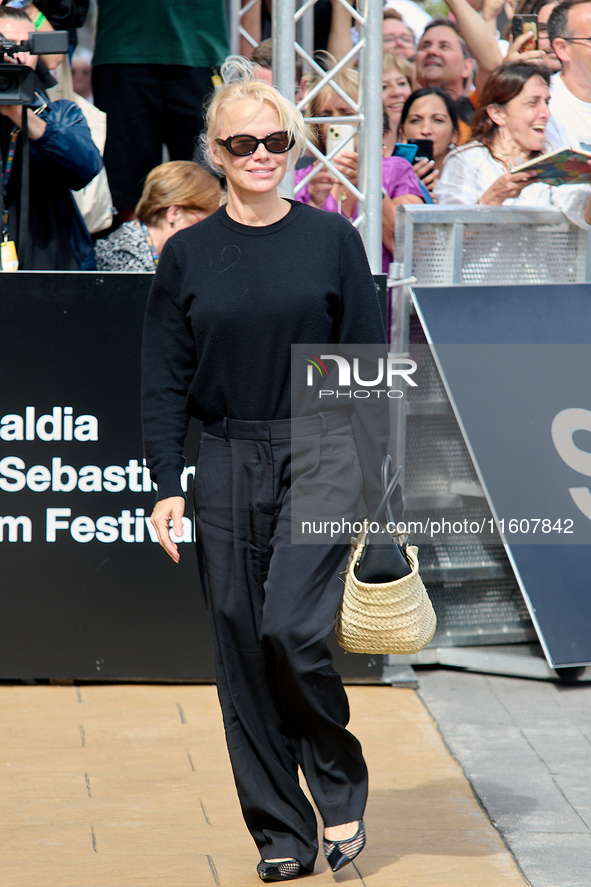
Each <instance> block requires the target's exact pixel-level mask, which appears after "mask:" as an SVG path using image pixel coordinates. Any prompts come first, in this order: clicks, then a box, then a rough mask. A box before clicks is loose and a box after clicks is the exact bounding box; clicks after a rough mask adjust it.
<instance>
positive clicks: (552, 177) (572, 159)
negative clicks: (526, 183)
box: [511, 148, 591, 185]
mask: <svg viewBox="0 0 591 887" xmlns="http://www.w3.org/2000/svg"><path fill="white" fill-rule="evenodd" d="M588 160H591V153H589V152H588V151H573V149H572V148H558V150H556V151H550V153H549V154H542V155H541V156H540V157H534V159H533V160H528V161H527V162H526V163H521V164H520V165H519V166H515V167H514V168H513V169H512V170H511V172H512V173H513V172H527V171H529V170H532V171H533V170H535V171H536V172H537V174H538V179H539V181H540V182H544V183H545V184H547V185H576V184H581V183H583V182H584V183H591V166H589V164H588V163H587V161H588Z"/></svg>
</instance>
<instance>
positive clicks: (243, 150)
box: [216, 130, 295, 157]
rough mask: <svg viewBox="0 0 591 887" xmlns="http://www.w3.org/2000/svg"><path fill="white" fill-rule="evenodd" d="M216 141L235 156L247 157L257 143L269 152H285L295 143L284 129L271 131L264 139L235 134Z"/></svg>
mask: <svg viewBox="0 0 591 887" xmlns="http://www.w3.org/2000/svg"><path fill="white" fill-rule="evenodd" d="M216 142H217V144H218V145H222V147H224V148H225V149H226V151H229V152H230V154H233V155H234V156H235V157H248V155H249V154H254V152H255V151H256V150H257V148H258V146H259V145H264V146H265V148H266V149H267V151H269V153H270V154H285V152H286V151H291V149H292V148H293V146H294V144H295V140H294V138H293V136H291V135H290V134H289V133H288V132H286V131H285V130H282V131H281V132H272V133H270V135H268V136H265V137H264V139H257V137H256V136H249V135H236V136H228V138H227V139H216Z"/></svg>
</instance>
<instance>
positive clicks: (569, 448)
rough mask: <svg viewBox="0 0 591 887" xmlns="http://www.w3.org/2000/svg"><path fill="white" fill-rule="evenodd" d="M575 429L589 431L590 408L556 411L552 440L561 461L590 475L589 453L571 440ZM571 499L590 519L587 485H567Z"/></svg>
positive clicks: (590, 495) (590, 422)
mask: <svg viewBox="0 0 591 887" xmlns="http://www.w3.org/2000/svg"><path fill="white" fill-rule="evenodd" d="M575 431H591V410H583V409H580V408H578V407H572V408H571V409H568V410H562V411H561V412H560V413H558V414H557V415H556V416H555V417H554V420H553V422H552V440H553V441H554V446H555V447H556V450H557V452H558V455H559V456H560V458H561V459H562V461H563V462H566V464H567V465H568V467H569V468H572V469H573V470H574V471H578V472H579V474H584V475H586V476H587V477H591V453H588V452H587V451H586V450H580V449H579V448H578V447H577V446H575V444H574V442H573V434H574V433H575ZM568 491H569V493H570V494H571V496H572V497H573V501H574V503H575V505H576V506H577V508H579V509H580V510H581V511H582V512H583V514H584V515H585V517H586V518H589V520H591V491H590V490H589V488H588V487H569V490H568Z"/></svg>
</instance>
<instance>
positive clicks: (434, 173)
mask: <svg viewBox="0 0 591 887" xmlns="http://www.w3.org/2000/svg"><path fill="white" fill-rule="evenodd" d="M412 168H413V169H414V171H415V175H416V177H417V179H420V180H421V182H422V183H423V185H424V186H425V188H426V189H427V190H428V191H432V190H433V186H434V185H435V182H436V181H437V179H438V178H439V170H438V169H435V161H434V160H427V159H426V158H425V157H421V159H420V160H417V161H415V163H413V165H412Z"/></svg>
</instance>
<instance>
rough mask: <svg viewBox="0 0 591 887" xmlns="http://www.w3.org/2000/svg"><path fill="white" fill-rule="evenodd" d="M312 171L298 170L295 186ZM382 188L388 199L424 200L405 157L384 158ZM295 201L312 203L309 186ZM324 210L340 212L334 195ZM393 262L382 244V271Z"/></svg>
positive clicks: (327, 199)
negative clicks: (416, 198) (410, 197)
mask: <svg viewBox="0 0 591 887" xmlns="http://www.w3.org/2000/svg"><path fill="white" fill-rule="evenodd" d="M311 169H312V166H311V165H310V166H306V167H305V169H296V171H295V184H296V185H297V184H298V183H299V182H301V180H302V179H303V178H304V177H305V176H307V175H308V173H309V172H310V170H311ZM382 187H383V188H384V190H385V192H386V194H387V195H388V197H401V196H402V195H403V194H414V195H416V196H417V197H420V198H421V200H422V199H423V194H422V192H421V188H420V185H419V180H418V179H417V177H416V175H415V172H414V170H413V168H412V166H411V164H410V163H409V162H408V160H404V158H403V157H384V158H383V159H382ZM295 199H296V200H299V201H300V202H301V203H310V191H309V189H308V186H307V185H306V186H305V187H304V188H302V190H301V191H300V192H299V194H297V195H296V198H295ZM322 209H324V210H326V211H327V212H331V213H336V212H338V211H339V210H338V204H337V202H336V200H335V199H334V197H333V196H332V194H329V195H328V197H327V198H326V201H325V203H324V206H323V207H322ZM353 218H354V219H356V218H357V207H355V210H354V211H353ZM391 261H392V253H391V252H390V251H389V250H387V249H386V247H385V246H384V245H383V244H382V270H383V271H384V272H386V273H387V271H388V266H389V265H390V262H391Z"/></svg>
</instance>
